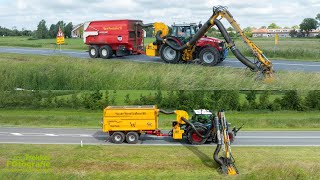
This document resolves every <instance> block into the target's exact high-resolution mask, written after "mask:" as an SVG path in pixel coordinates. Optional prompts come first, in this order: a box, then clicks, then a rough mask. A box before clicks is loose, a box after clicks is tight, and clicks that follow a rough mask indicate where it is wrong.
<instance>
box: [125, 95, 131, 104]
mask: <svg viewBox="0 0 320 180" xmlns="http://www.w3.org/2000/svg"><path fill="white" fill-rule="evenodd" d="M124 103H126V105H130V104H131V99H130V94H127V95H126V96H125V97H124Z"/></svg>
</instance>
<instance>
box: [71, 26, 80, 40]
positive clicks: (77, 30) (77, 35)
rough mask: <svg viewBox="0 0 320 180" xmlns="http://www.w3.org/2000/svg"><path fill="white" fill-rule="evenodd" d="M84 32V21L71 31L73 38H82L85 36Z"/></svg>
mask: <svg viewBox="0 0 320 180" xmlns="http://www.w3.org/2000/svg"><path fill="white" fill-rule="evenodd" d="M82 34H83V23H81V24H78V25H76V26H74V27H73V29H72V31H71V36H72V38H82V37H83V36H82Z"/></svg>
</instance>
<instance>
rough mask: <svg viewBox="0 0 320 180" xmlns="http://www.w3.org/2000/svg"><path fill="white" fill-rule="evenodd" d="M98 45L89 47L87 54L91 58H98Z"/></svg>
mask: <svg viewBox="0 0 320 180" xmlns="http://www.w3.org/2000/svg"><path fill="white" fill-rule="evenodd" d="M99 49H100V48H99V46H96V45H94V46H90V47H89V56H90V57H91V58H98V57H99Z"/></svg>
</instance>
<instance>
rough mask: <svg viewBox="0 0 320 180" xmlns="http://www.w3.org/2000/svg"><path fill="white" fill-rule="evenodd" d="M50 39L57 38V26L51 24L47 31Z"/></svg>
mask: <svg viewBox="0 0 320 180" xmlns="http://www.w3.org/2000/svg"><path fill="white" fill-rule="evenodd" d="M49 36H50V38H55V37H56V36H57V26H56V25H55V24H51V26H50V29H49Z"/></svg>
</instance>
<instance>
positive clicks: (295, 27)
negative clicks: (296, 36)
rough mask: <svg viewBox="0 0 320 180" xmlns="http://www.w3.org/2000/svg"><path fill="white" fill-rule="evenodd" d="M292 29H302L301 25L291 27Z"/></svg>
mask: <svg viewBox="0 0 320 180" xmlns="http://www.w3.org/2000/svg"><path fill="white" fill-rule="evenodd" d="M291 28H292V29H300V26H299V25H294V26H292V27H291Z"/></svg>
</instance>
